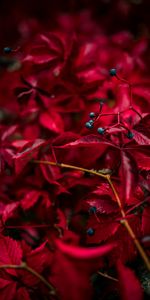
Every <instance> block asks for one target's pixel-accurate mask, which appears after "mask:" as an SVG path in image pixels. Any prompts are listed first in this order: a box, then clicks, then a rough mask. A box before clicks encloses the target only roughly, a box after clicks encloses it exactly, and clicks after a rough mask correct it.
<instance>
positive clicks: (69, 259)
mask: <svg viewBox="0 0 150 300" xmlns="http://www.w3.org/2000/svg"><path fill="white" fill-rule="evenodd" d="M56 245H57V251H56V253H55V255H54V259H53V264H52V267H51V275H50V278H49V280H50V282H52V284H53V285H54V286H55V287H56V289H57V291H58V295H59V298H60V299H61V300H70V299H72V300H83V299H86V300H91V296H92V288H91V284H90V275H91V274H92V273H93V272H94V271H96V270H98V266H99V264H100V261H101V257H102V256H103V255H107V253H109V252H110V251H111V250H112V249H113V248H114V245H113V244H109V245H104V246H101V247H95V248H92V249H90V248H82V247H79V246H73V245H67V244H65V243H63V242H62V241H60V240H57V242H56ZM62 275H63V276H62Z"/></svg>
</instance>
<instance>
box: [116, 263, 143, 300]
mask: <svg viewBox="0 0 150 300" xmlns="http://www.w3.org/2000/svg"><path fill="white" fill-rule="evenodd" d="M117 269H118V275H119V285H120V294H121V298H122V300H133V299H136V300H142V299H143V292H142V287H141V284H140V282H139V281H138V279H137V277H136V276H135V274H134V272H133V271H132V270H131V269H129V268H128V267H126V266H124V265H123V264H122V263H121V261H119V262H118V264H117Z"/></svg>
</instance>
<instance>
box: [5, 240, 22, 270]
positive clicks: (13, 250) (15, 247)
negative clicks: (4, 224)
mask: <svg viewBox="0 0 150 300" xmlns="http://www.w3.org/2000/svg"><path fill="white" fill-rule="evenodd" d="M21 259H22V250H21V247H20V245H19V243H18V242H16V241H15V240H13V239H11V238H10V237H4V236H0V265H7V264H10V265H20V264H21ZM7 273H9V274H12V275H15V276H16V270H15V269H7Z"/></svg>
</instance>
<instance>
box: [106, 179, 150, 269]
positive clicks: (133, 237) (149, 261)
mask: <svg viewBox="0 0 150 300" xmlns="http://www.w3.org/2000/svg"><path fill="white" fill-rule="evenodd" d="M107 180H108V182H109V184H110V186H111V188H112V191H113V193H114V195H115V197H116V200H117V203H118V206H119V207H120V212H121V215H122V217H123V218H125V217H126V214H125V211H124V209H123V207H122V204H121V200H120V198H119V195H118V193H117V191H116V189H115V187H114V184H113V183H112V181H111V178H110V176H109V175H107ZM120 223H121V224H122V225H124V226H125V228H126V230H127V231H128V233H129V235H130V237H131V238H132V240H133V242H134V244H135V246H136V248H137V249H138V251H139V253H140V255H141V257H142V258H143V261H144V262H145V265H146V266H147V269H148V270H150V260H149V258H148V256H147V254H146V253H145V251H144V249H143V248H142V246H141V244H140V243H139V241H138V239H137V237H136V235H135V233H134V231H133V230H132V228H131V226H130V224H129V222H128V220H127V219H123V220H121V221H120Z"/></svg>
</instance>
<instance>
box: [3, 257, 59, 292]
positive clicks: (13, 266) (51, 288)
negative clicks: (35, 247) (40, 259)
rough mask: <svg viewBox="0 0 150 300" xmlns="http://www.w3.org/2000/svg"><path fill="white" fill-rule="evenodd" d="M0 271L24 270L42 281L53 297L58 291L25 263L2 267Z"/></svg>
mask: <svg viewBox="0 0 150 300" xmlns="http://www.w3.org/2000/svg"><path fill="white" fill-rule="evenodd" d="M0 269H22V270H26V271H28V272H29V273H31V274H32V275H34V276H35V277H37V278H38V279H39V280H40V281H42V282H43V283H44V284H45V286H46V287H47V288H48V289H49V290H50V294H51V295H56V290H55V288H54V287H53V285H52V284H50V283H49V282H48V281H47V280H46V279H45V278H44V277H43V276H42V275H40V274H39V273H38V272H36V271H35V270H34V269H32V268H30V267H29V266H28V265H27V264H26V263H25V262H22V263H21V265H0Z"/></svg>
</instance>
